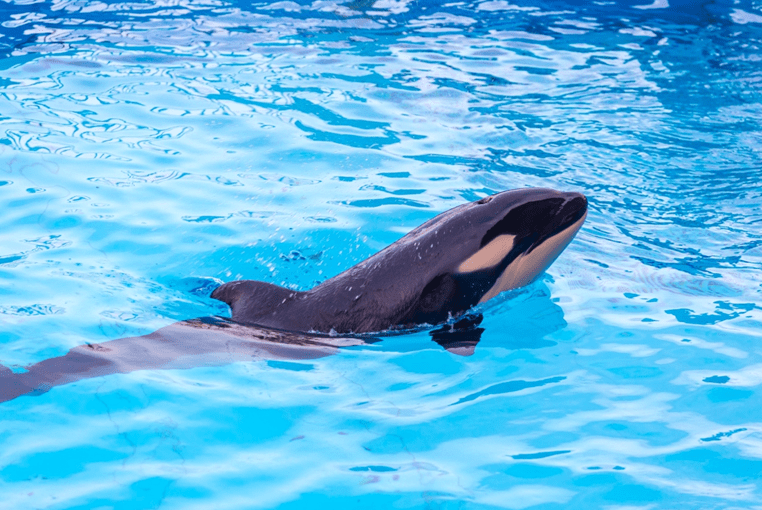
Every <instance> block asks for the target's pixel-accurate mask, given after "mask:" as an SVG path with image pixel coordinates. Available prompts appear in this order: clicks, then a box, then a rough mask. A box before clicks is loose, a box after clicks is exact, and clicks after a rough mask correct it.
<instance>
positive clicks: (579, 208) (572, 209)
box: [527, 195, 587, 252]
mask: <svg viewBox="0 0 762 510" xmlns="http://www.w3.org/2000/svg"><path fill="white" fill-rule="evenodd" d="M556 217H562V219H561V221H560V222H559V223H558V225H557V226H555V228H552V229H550V230H548V231H547V232H543V233H542V234H540V235H539V236H538V237H537V239H536V240H535V241H534V242H533V243H532V246H531V248H529V249H528V250H527V252H531V251H532V250H534V249H535V248H537V247H538V246H540V245H542V243H544V242H545V241H547V240H548V239H550V238H552V237H555V236H556V235H558V234H560V233H561V232H564V231H566V230H567V229H569V228H572V227H573V226H574V225H579V226H578V227H577V229H579V227H581V226H582V223H583V222H584V218H586V217H587V199H586V198H585V197H584V196H582V195H580V196H579V197H575V198H573V199H572V200H569V201H568V202H566V203H564V204H563V205H562V206H561V210H560V211H559V212H558V213H556ZM580 220H583V221H582V222H580Z"/></svg>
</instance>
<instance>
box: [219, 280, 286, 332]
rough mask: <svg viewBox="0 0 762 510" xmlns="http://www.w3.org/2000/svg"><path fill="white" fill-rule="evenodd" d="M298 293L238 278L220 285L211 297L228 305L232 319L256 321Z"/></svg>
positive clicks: (248, 321)
mask: <svg viewBox="0 0 762 510" xmlns="http://www.w3.org/2000/svg"><path fill="white" fill-rule="evenodd" d="M299 294H301V292H299V291H296V290H290V289H286V288H285V287H279V286H278V285H273V284H272V283H266V282H259V281H256V280H238V281H235V282H228V283H225V284H223V285H220V286H219V287H217V288H216V289H214V292H212V295H211V297H212V298H214V299H218V300H220V301H223V302H225V303H227V304H228V306H230V310H231V312H232V315H233V320H234V321H236V322H244V323H256V322H257V321H258V320H259V319H260V318H262V317H264V316H267V315H270V314H272V313H273V312H275V309H276V308H277V307H279V306H280V305H282V304H284V303H286V302H288V301H290V300H291V299H293V298H294V297H296V296H297V295H299Z"/></svg>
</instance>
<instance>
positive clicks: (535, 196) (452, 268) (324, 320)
mask: <svg viewBox="0 0 762 510" xmlns="http://www.w3.org/2000/svg"><path fill="white" fill-rule="evenodd" d="M586 211H587V200H586V199H585V197H584V195H581V194H579V193H562V192H558V191H554V190H550V189H541V188H530V189H521V190H512V191H505V192H502V193H498V194H496V195H492V196H490V197H486V198H483V199H481V200H478V201H476V202H471V203H468V204H463V205H461V206H458V207H455V208H453V209H450V210H449V211H446V212H444V213H442V214H440V215H439V216H437V217H435V218H433V219H432V220H430V221H428V222H426V223H424V224H423V225H421V226H420V227H418V228H416V229H415V230H413V231H411V232H410V233H409V234H407V235H406V236H405V237H403V238H402V239H400V240H399V241H397V242H396V243H394V244H392V245H390V246H388V247H387V248H385V249H384V250H382V251H380V252H378V253H377V254H375V255H373V256H372V257H370V258H368V259H366V260H364V261H363V262H360V263H359V264H357V265H356V266H354V267H352V268H350V269H348V270H347V271H345V272H343V273H341V274H339V275H338V276H336V277H334V278H331V279H330V280H327V281H326V282H324V283H322V284H320V285H318V286H316V287H314V288H313V289H311V290H308V291H305V292H297V291H293V290H289V289H285V288H282V287H278V286H275V285H272V284H269V283H264V282H258V281H252V280H241V281H236V282H230V283H226V284H224V285H222V286H220V287H219V288H217V289H216V290H215V291H214V292H213V293H212V297H213V298H215V299H219V300H221V301H224V302H226V303H227V304H228V305H230V308H231V310H232V318H233V320H234V321H236V322H238V323H241V324H251V325H258V326H265V327H272V328H279V329H285V330H290V331H301V332H310V331H312V332H323V333H327V332H331V331H334V332H337V333H366V332H377V331H385V330H389V329H394V328H406V327H410V326H415V325H419V324H439V323H442V322H445V321H447V320H448V318H450V317H457V316H459V315H461V314H462V313H464V312H465V311H467V310H468V309H470V308H471V307H473V306H474V305H476V304H477V303H478V302H479V300H480V299H481V298H482V296H484V294H485V293H486V292H487V291H488V290H489V289H490V288H491V287H492V285H493V284H494V283H495V281H496V280H497V278H498V277H499V276H500V275H501V274H502V272H503V271H504V270H505V268H506V267H507V266H508V265H509V264H510V262H511V261H512V260H514V259H515V258H516V257H517V256H519V255H521V254H523V253H528V252H531V251H532V250H533V249H535V248H536V247H538V246H540V245H541V244H542V243H543V241H545V240H547V239H548V238H550V237H552V236H553V235H555V234H558V233H559V232H561V231H563V230H564V229H566V228H568V227H570V226H571V225H573V224H574V223H575V222H577V220H579V219H580V218H582V217H583V216H584V215H585V213H586ZM504 234H511V235H514V236H516V238H515V241H514V246H513V249H512V250H511V251H510V253H508V254H507V256H506V257H505V258H504V259H503V260H502V261H501V262H500V263H499V264H497V265H496V266H494V267H491V268H489V269H485V270H482V271H477V272H472V273H465V274H459V273H458V272H457V270H456V269H457V267H458V266H459V265H460V264H461V263H462V262H463V261H465V260H466V259H468V258H469V257H470V256H471V255H473V254H474V253H476V252H477V251H478V250H479V249H480V248H482V247H484V246H485V245H487V244H488V243H489V242H490V241H492V240H493V239H495V238H496V237H498V236H500V235H504ZM534 276H537V275H534Z"/></svg>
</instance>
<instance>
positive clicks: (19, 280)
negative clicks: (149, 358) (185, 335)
mask: <svg viewBox="0 0 762 510" xmlns="http://www.w3.org/2000/svg"><path fill="white" fill-rule="evenodd" d="M649 1H650V0H631V1H629V0H628V1H624V0H623V1H619V0H616V1H605V2H604V1H601V2H574V1H566V2H565V1H560V0H559V1H554V0H547V1H526V0H485V1H465V2H451V3H446V2H438V3H435V2H414V1H409V0H377V1H374V0H370V1H364V0H357V1H352V2H345V1H333V0H315V1H314V2H309V1H302V0H300V1H282V2H270V3H267V2H263V3H255V4H249V3H245V2H240V3H236V2H235V1H227V0H198V1H196V0H172V1H167V0H164V1H159V2H153V1H151V2H149V1H132V2H129V1H128V2H123V3H119V2H113V1H110V0H106V1H97V0H90V1H84V0H5V1H4V2H2V3H0V13H1V14H0V27H1V28H0V58H1V59H0V211H1V212H2V228H0V363H1V364H2V365H4V366H7V367H9V368H10V369H11V370H13V371H16V372H23V370H24V368H23V367H24V366H28V365H30V364H34V363H37V362H39V361H42V360H44V359H47V358H51V357H55V356H60V355H62V354H64V353H66V352H67V351H68V350H69V349H71V348H72V347H75V346H77V345H82V344H85V343H96V342H104V341H107V340H111V339H117V338H121V337H126V336H132V335H143V334H147V333H150V332H151V331H154V330H156V329H158V328H160V327H163V326H166V325H168V324H171V323H173V322H175V321H178V320H183V319H189V318H193V317H202V316H209V315H215V314H218V315H225V314H227V313H228V310H227V308H226V306H225V305H222V304H221V303H219V302H216V301H214V300H211V299H210V298H209V297H208V294H209V292H210V291H211V290H212V289H213V288H214V287H215V286H216V285H218V284H219V283H220V282H222V281H230V280H233V279H239V278H250V279H261V280H266V281H269V282H273V283H276V284H280V285H286V286H291V287H293V288H297V289H307V288H310V287H311V286H313V285H314V284H316V283H317V282H320V281H323V280H325V279H327V278H329V277H331V276H333V275H335V274H338V273H339V272H340V271H342V270H344V269H346V268H348V267H350V266H352V265H353V264H355V263H357V262H359V261H361V260H363V259H364V258H366V257H368V256H369V255H371V254H373V253H375V252H376V251H378V250H379V249H381V248H382V247H384V246H386V245H387V244H389V243H391V242H393V241H394V240H396V239H398V238H399V237H401V236H402V235H403V234H404V233H405V232H407V231H409V230H410V229H412V228H413V227H415V226H416V225H418V224H420V223H422V222H423V221H425V220H427V219H429V218H431V217H433V216H434V215H436V214H437V213H439V212H441V211H444V210H446V209H448V208H450V207H453V206H455V205H457V204H461V203H464V202H466V201H470V200H474V199H477V198H479V197H482V196H485V195H487V194H491V193H493V192H497V191H501V190H504V189H510V188H517V187H525V186H544V187H552V188H557V189H561V190H574V191H581V192H583V193H585V194H586V195H587V196H588V198H589V202H590V212H589V215H588V219H587V222H586V224H585V226H584V227H583V229H582V231H581V232H580V233H579V235H578V236H577V238H576V240H575V241H574V242H573V243H572V244H571V245H570V247H569V248H568V249H567V250H566V251H565V252H564V253H563V254H562V255H561V257H560V258H559V259H558V260H557V261H556V263H555V264H554V265H553V266H552V267H551V268H550V269H549V271H548V272H547V274H546V275H545V276H544V277H542V278H541V279H540V280H539V281H537V282H536V283H534V284H532V285H531V286H529V287H527V288H525V289H523V290H521V291H517V292H514V293H512V294H510V295H504V296H501V297H500V298H498V299H496V300H493V301H492V302H490V303H489V304H488V305H487V306H485V307H484V308H483V310H482V312H483V314H484V322H483V323H482V326H483V327H484V328H485V332H484V334H483V336H482V340H481V342H480V343H479V344H478V345H477V347H476V350H475V353H474V354H473V356H470V357H462V356H457V355H454V354H451V353H449V352H447V351H445V350H444V349H442V348H440V347H439V346H438V345H437V344H436V343H434V342H432V340H431V337H430V336H429V334H428V332H426V331H421V332H418V333H414V334H410V335H402V336H396V337H391V338H386V339H385V340H383V341H382V342H380V343H377V344H374V345H372V346H366V347H352V348H348V349H345V350H342V351H341V352H340V353H339V354H338V355H334V356H329V357H326V358H321V359H315V360H307V361H304V360H302V361H300V360H265V359H252V360H251V361H246V362H242V361H238V362H235V363H230V364H225V365H222V366H204V365H203V364H202V366H198V367H196V368H191V369H185V370H179V369H176V370H144V371H137V372H132V373H128V374H118V375H111V376H107V377H100V378H90V379H85V380H82V381H80V382H77V383H73V384H69V385H64V386H59V387H55V388H53V389H51V390H50V391H48V392H46V393H42V394H40V395H36V396H23V397H19V398H17V399H15V400H10V401H8V402H4V403H2V404H0V445H1V446H0V506H2V507H3V508H13V509H20V508H49V509H64V508H65V509H109V508H115V509H133V508H135V509H147V508H162V509H164V508H166V509H196V508H198V509H201V508H203V509H208V508H215V509H250V508H251V509H257V508H276V507H277V508H284V509H297V508H298V509H302V508H323V507H325V508H436V509H444V508H447V509H449V508H464V509H482V508H485V509H486V508H509V509H523V508H543V509H566V508H580V509H591V508H606V509H634V508H643V509H646V508H649V509H650V508H664V509H667V508H691V509H693V508H695V509H699V508H700V509H731V508H759V506H758V505H759V502H760V501H761V500H762V475H760V473H762V406H760V398H761V397H762V388H761V386H760V385H762V310H761V309H760V306H761V303H762V299H761V297H762V205H761V204H762V3H760V2H759V1H758V0H738V1H730V0H717V1H714V2H687V1H685V0H677V1H675V0H656V1H654V2H652V3H649Z"/></svg>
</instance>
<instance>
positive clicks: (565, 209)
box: [559, 192, 587, 226]
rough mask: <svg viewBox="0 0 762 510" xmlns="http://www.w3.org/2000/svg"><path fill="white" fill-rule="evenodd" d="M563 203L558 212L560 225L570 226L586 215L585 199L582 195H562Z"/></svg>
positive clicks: (571, 193) (569, 193) (575, 193)
mask: <svg viewBox="0 0 762 510" xmlns="http://www.w3.org/2000/svg"><path fill="white" fill-rule="evenodd" d="M564 199H565V201H564V203H563V205H562V206H561V210H560V211H559V216H560V217H561V218H562V219H561V225H563V226H566V225H571V224H573V223H576V222H577V221H579V219H580V218H582V217H584V216H585V214H586V213H587V197H586V196H585V195H583V194H582V193H577V192H568V193H564Z"/></svg>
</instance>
